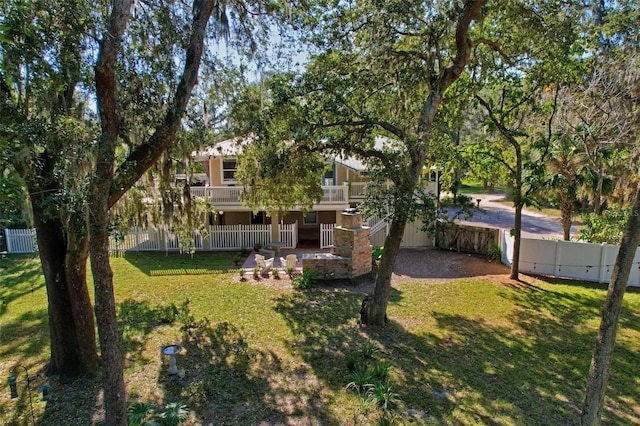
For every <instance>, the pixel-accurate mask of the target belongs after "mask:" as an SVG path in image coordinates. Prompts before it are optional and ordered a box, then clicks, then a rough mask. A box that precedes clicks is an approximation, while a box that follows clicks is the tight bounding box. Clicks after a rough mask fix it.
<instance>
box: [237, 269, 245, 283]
mask: <svg viewBox="0 0 640 426" xmlns="http://www.w3.org/2000/svg"><path fill="white" fill-rule="evenodd" d="M246 272H247V271H245V270H244V268H240V269H238V275H240V281H244V280H245V279H246V278H245V277H244V274H245V273H246Z"/></svg>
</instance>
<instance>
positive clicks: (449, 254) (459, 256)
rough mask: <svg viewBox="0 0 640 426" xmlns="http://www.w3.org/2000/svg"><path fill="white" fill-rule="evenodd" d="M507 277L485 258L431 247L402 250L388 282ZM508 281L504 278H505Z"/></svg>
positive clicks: (506, 270) (505, 271) (499, 266)
mask: <svg viewBox="0 0 640 426" xmlns="http://www.w3.org/2000/svg"><path fill="white" fill-rule="evenodd" d="M508 274H509V268H508V267H507V266H505V265H503V264H501V263H491V262H489V261H488V260H487V257H486V256H481V255H474V254H467V253H458V252H455V251H444V250H438V249H435V248H417V249H402V250H400V253H399V254H398V257H397V259H396V264H395V267H394V270H393V277H392V282H394V283H397V282H401V281H408V280H433V281H442V280H451V279H456V278H470V277H474V278H484V277H488V276H492V277H493V276H500V277H501V278H502V279H504V278H505V277H504V275H508ZM506 278H508V277H506Z"/></svg>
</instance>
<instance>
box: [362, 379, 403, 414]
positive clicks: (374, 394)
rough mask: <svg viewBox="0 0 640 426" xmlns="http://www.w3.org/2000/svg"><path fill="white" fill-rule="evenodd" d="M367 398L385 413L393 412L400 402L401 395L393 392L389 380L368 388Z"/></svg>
mask: <svg viewBox="0 0 640 426" xmlns="http://www.w3.org/2000/svg"><path fill="white" fill-rule="evenodd" d="M367 398H368V399H369V400H370V401H371V402H373V403H374V404H375V405H377V406H378V407H380V408H382V410H383V411H391V410H392V409H393V408H395V407H396V406H397V405H398V404H399V403H400V402H401V399H400V395H398V394H397V393H396V392H394V390H393V386H392V385H391V383H389V381H388V380H385V381H383V382H377V383H375V384H373V386H369V387H368V388H367Z"/></svg>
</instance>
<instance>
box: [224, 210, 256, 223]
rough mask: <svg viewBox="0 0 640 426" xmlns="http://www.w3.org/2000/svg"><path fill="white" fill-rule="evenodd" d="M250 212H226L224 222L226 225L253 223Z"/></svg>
mask: <svg viewBox="0 0 640 426" xmlns="http://www.w3.org/2000/svg"><path fill="white" fill-rule="evenodd" d="M250 214H251V213H249V212H225V213H224V224H225V225H248V224H250V223H251V221H250V216H249V215H250Z"/></svg>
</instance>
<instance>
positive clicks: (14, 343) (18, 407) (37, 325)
mask: <svg viewBox="0 0 640 426" xmlns="http://www.w3.org/2000/svg"><path fill="white" fill-rule="evenodd" d="M47 323H48V313H47V310H46V309H40V310H37V311H29V312H25V313H24V314H23V315H21V316H20V317H18V318H17V319H16V320H15V321H13V322H11V323H7V322H6V321H3V323H2V327H0V338H1V339H2V341H3V344H2V352H1V353H0V360H2V362H0V370H2V377H8V376H13V375H15V376H16V377H17V381H18V388H17V390H18V398H17V399H15V400H10V399H9V394H8V388H7V390H6V392H3V395H2V396H0V412H4V413H11V414H7V415H6V416H5V417H3V418H4V419H7V421H8V423H7V424H9V425H26V424H31V405H30V401H29V400H30V398H29V392H28V390H30V393H31V401H32V404H33V411H34V415H35V418H36V424H38V425H52V424H93V420H94V419H93V417H94V415H95V411H96V406H97V405H98V403H97V401H98V393H99V388H100V383H99V380H98V379H95V378H80V379H78V380H76V381H75V382H73V383H71V384H64V385H63V384H60V381H59V378H58V377H57V376H47V374H46V369H47V364H46V362H42V361H36V362H38V363H37V364H34V363H33V362H32V363H26V362H25V361H22V360H23V359H25V360H26V359H29V360H38V359H42V358H41V355H42V354H44V353H46V354H47V356H48V355H49V354H48V352H47V348H48V347H49V334H48V331H49V330H48V327H47ZM6 336H14V337H12V338H11V339H7V338H6ZM47 359H48V358H47ZM22 366H24V367H25V368H26V370H27V371H25V370H24V369H23V368H22ZM27 372H28V375H29V381H28V385H29V386H28V389H27V377H26V374H27ZM45 384H47V385H49V386H50V391H49V395H51V399H50V400H48V401H41V400H40V399H41V391H40V388H41V386H43V385H45ZM43 404H44V407H43V406H42V405H43ZM69 407H71V408H69ZM70 416H71V417H70Z"/></svg>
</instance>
